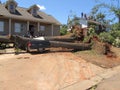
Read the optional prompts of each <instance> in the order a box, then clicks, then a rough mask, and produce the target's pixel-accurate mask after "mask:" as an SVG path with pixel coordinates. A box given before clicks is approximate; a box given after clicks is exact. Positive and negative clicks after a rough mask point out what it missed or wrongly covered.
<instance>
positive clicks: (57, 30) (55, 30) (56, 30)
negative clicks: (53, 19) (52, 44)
mask: <svg viewBox="0 0 120 90" xmlns="http://www.w3.org/2000/svg"><path fill="white" fill-rule="evenodd" d="M59 35H60V26H58V25H54V26H53V36H59Z"/></svg>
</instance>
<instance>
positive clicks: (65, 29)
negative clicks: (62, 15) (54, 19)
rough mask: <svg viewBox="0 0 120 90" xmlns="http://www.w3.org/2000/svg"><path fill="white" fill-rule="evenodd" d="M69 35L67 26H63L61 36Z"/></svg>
mask: <svg viewBox="0 0 120 90" xmlns="http://www.w3.org/2000/svg"><path fill="white" fill-rule="evenodd" d="M66 34H67V26H66V25H63V26H62V28H61V29H60V35H66Z"/></svg>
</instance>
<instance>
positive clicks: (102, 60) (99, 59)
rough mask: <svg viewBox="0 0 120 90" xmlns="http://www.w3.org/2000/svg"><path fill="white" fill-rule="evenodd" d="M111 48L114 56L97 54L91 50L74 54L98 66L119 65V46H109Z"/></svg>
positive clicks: (109, 66)
mask: <svg viewBox="0 0 120 90" xmlns="http://www.w3.org/2000/svg"><path fill="white" fill-rule="evenodd" d="M111 50H112V51H113V52H114V53H115V55H116V57H109V56H106V55H102V54H98V53H96V52H94V51H93V50H86V51H79V52H75V55H77V56H78V57H80V58H82V59H84V60H86V61H88V62H90V63H93V64H96V65H98V66H100V67H103V68H112V67H114V66H117V65H120V48H116V47H111Z"/></svg>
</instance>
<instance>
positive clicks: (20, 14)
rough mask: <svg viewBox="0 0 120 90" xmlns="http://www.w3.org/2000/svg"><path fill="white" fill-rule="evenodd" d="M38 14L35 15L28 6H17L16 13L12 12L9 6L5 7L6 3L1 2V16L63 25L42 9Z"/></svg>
mask: <svg viewBox="0 0 120 90" xmlns="http://www.w3.org/2000/svg"><path fill="white" fill-rule="evenodd" d="M37 14H38V17H34V16H33V15H31V14H30V13H29V12H28V8H22V7H16V13H15V14H11V13H10V12H9V11H8V10H7V8H5V5H4V4H0V17H5V18H11V19H17V20H25V21H34V22H43V23H48V24H56V25H61V23H60V22H59V21H57V20H56V19H55V18H54V17H53V16H51V15H47V14H46V13H44V12H42V11H38V12H37Z"/></svg>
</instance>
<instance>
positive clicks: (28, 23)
mask: <svg viewBox="0 0 120 90" xmlns="http://www.w3.org/2000/svg"><path fill="white" fill-rule="evenodd" d="M29 25H30V22H29V21H27V31H29Z"/></svg>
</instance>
